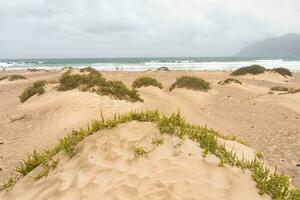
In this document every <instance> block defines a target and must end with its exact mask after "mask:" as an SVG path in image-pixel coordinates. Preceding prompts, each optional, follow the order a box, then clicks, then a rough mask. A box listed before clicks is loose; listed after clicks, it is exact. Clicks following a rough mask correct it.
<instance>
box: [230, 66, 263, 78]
mask: <svg viewBox="0 0 300 200" xmlns="http://www.w3.org/2000/svg"><path fill="white" fill-rule="evenodd" d="M265 70H266V69H265V68H264V67H262V66H260V65H251V66H248V67H241V68H239V69H237V70H235V71H233V72H232V73H231V74H230V75H232V76H242V75H245V74H253V75H256V74H262V73H264V72H265Z"/></svg>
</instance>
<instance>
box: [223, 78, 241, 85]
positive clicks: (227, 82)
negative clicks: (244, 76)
mask: <svg viewBox="0 0 300 200" xmlns="http://www.w3.org/2000/svg"><path fill="white" fill-rule="evenodd" d="M230 83H238V84H242V82H241V81H239V80H237V79H234V78H227V79H226V80H224V81H220V82H218V84H219V85H225V84H230Z"/></svg>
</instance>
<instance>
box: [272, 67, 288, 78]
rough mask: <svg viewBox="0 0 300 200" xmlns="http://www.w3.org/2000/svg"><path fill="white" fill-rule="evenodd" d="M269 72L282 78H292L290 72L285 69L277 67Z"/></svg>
mask: <svg viewBox="0 0 300 200" xmlns="http://www.w3.org/2000/svg"><path fill="white" fill-rule="evenodd" d="M270 71H273V72H276V73H278V74H280V75H282V76H284V77H287V76H293V74H292V72H291V71H290V70H288V69H286V68H283V67H279V68H274V69H272V70H270Z"/></svg>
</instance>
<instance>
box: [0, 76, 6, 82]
mask: <svg viewBox="0 0 300 200" xmlns="http://www.w3.org/2000/svg"><path fill="white" fill-rule="evenodd" d="M7 78H8V76H3V77H0V81H2V80H4V79H7Z"/></svg>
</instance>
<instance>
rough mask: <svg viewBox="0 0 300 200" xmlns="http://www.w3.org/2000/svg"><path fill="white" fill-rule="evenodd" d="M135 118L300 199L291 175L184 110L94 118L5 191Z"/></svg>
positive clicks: (269, 190) (289, 198)
mask: <svg viewBox="0 0 300 200" xmlns="http://www.w3.org/2000/svg"><path fill="white" fill-rule="evenodd" d="M131 121H138V122H152V123H155V124H156V125H157V127H158V129H159V131H160V133H161V134H168V135H172V136H175V137H179V138H182V139H183V138H189V139H191V140H192V141H194V142H197V143H198V144H199V147H200V148H202V149H203V156H204V157H205V156H206V155H207V154H213V155H215V156H216V157H218V158H219V166H220V167H223V166H233V167H238V168H240V169H242V170H249V171H250V173H251V176H252V178H253V180H254V181H255V182H256V187H257V188H258V190H259V193H260V194H268V195H269V196H270V197H271V198H272V199H282V200H283V199H284V200H298V199H299V198H300V190H298V189H293V188H291V186H290V182H289V178H288V177H287V176H286V175H284V174H281V173H278V172H277V170H276V169H275V171H274V170H270V169H268V168H267V167H266V165H265V164H264V163H263V161H261V160H260V158H259V157H258V156H256V157H255V158H254V159H253V160H246V159H245V158H244V157H243V158H239V157H238V156H237V154H236V153H235V152H234V151H233V150H231V151H228V150H227V149H226V148H225V146H224V144H223V143H221V142H220V141H219V140H218V138H222V134H220V133H219V132H216V131H214V130H212V129H208V128H206V127H202V126H198V125H191V124H189V123H187V122H186V121H185V119H184V118H183V117H182V116H181V115H180V113H179V112H178V113H173V114H171V115H163V114H161V113H159V112H158V111H145V112H129V113H127V114H122V115H115V116H114V118H113V119H108V120H105V119H104V118H103V116H102V118H101V119H100V120H94V121H93V122H92V123H90V124H89V126H88V128H87V129H82V128H81V129H80V130H79V131H75V130H73V131H72V132H71V133H69V134H68V135H67V136H66V137H64V138H62V139H60V140H59V143H58V144H57V145H56V146H55V147H53V148H51V149H46V150H44V151H42V152H37V151H34V152H33V154H32V155H30V156H29V157H28V158H27V159H25V160H23V161H22V162H21V163H20V165H19V166H18V167H17V168H16V172H17V173H18V174H19V175H17V176H15V177H11V178H10V179H9V180H8V181H7V182H5V183H4V184H3V185H2V187H1V190H7V191H8V190H10V189H12V188H13V186H14V184H16V182H17V181H18V180H19V179H21V178H22V177H24V176H26V175H28V174H29V173H30V172H32V171H33V170H34V169H36V168H37V167H38V166H41V168H39V169H38V170H37V172H39V173H38V174H37V176H36V177H33V178H34V179H40V178H42V177H46V176H48V174H49V173H50V172H51V170H52V169H54V168H55V167H56V166H57V164H58V162H59V160H58V159H55V158H54V157H55V156H56V155H57V154H58V153H60V152H62V153H63V152H65V153H66V155H69V156H74V154H76V152H77V149H76V146H77V144H79V143H80V142H81V141H82V140H84V139H85V138H86V137H88V136H90V135H92V134H94V133H96V132H98V131H101V130H103V129H110V128H113V127H116V126H117V125H119V124H123V123H128V122H131ZM133 153H134V156H136V157H140V156H144V155H145V154H147V151H146V150H145V149H144V148H142V147H136V148H135V149H134V150H133Z"/></svg>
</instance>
